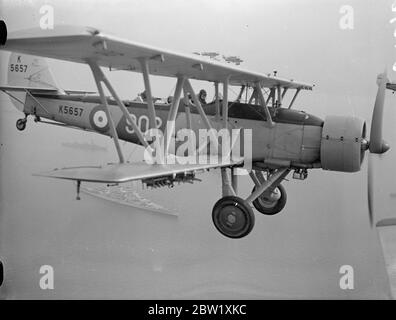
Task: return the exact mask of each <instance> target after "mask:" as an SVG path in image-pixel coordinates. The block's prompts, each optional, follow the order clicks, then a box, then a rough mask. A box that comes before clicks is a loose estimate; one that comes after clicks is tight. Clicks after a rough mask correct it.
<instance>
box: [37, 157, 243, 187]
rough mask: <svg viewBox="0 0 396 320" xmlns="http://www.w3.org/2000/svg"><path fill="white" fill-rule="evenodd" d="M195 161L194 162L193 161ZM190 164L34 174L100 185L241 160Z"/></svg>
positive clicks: (130, 165)
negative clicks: (98, 183)
mask: <svg viewBox="0 0 396 320" xmlns="http://www.w3.org/2000/svg"><path fill="white" fill-rule="evenodd" d="M193 159H195V161H193ZM184 160H186V161H187V160H188V161H190V164H188V163H186V164H180V161H176V163H175V164H168V165H161V164H153V165H152V164H148V163H146V162H143V161H142V162H136V163H117V164H107V165H103V166H90V167H89V166H86V167H72V168H63V169H55V170H53V171H50V172H43V173H38V174H35V175H36V176H42V177H49V178H58V179H67V180H75V181H87V182H100V183H123V182H128V181H134V180H144V179H149V178H157V177H164V176H169V175H174V174H178V173H191V172H195V171H200V170H207V169H214V168H222V167H230V166H236V165H240V164H242V163H243V159H238V160H229V161H225V162H224V161H223V162H221V163H216V164H192V163H193V162H197V161H196V160H198V159H197V158H195V157H194V158H192V157H191V158H184Z"/></svg>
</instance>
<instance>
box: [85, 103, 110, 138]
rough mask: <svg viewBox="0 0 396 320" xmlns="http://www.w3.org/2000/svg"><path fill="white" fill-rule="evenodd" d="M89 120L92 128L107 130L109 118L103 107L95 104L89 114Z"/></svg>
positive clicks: (100, 130) (101, 130)
mask: <svg viewBox="0 0 396 320" xmlns="http://www.w3.org/2000/svg"><path fill="white" fill-rule="evenodd" d="M89 122H90V123H91V126H92V128H93V129H95V130H96V131H99V132H107V131H108V130H109V120H108V119H107V114H106V112H105V110H104V109H103V108H101V107H100V106H96V107H95V108H93V109H92V111H91V113H90V115H89Z"/></svg>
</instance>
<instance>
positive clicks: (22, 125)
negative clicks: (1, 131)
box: [16, 119, 26, 131]
mask: <svg viewBox="0 0 396 320" xmlns="http://www.w3.org/2000/svg"><path fill="white" fill-rule="evenodd" d="M16 127H17V129H18V130H19V131H23V130H25V128H26V119H18V120H17V122H16Z"/></svg>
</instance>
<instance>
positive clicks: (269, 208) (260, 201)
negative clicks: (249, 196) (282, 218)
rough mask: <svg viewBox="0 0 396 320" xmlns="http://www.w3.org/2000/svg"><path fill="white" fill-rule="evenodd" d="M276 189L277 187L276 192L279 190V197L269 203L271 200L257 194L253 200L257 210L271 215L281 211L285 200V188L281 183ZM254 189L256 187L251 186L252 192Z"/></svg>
mask: <svg viewBox="0 0 396 320" xmlns="http://www.w3.org/2000/svg"><path fill="white" fill-rule="evenodd" d="M276 189H278V192H280V198H279V199H278V200H276V201H273V203H271V201H266V200H265V199H264V198H262V196H259V197H258V198H257V199H255V200H254V201H253V205H254V207H255V208H256V210H257V211H259V212H261V213H262V214H265V215H269V216H273V215H275V214H277V213H279V212H281V211H282V209H283V208H284V207H285V205H286V201H287V194H286V189H285V188H284V187H283V186H282V185H281V184H280V185H279V186H278V187H277V188H276ZM276 189H275V190H276ZM255 190H256V187H254V188H253V190H252V193H253V192H254V191H255Z"/></svg>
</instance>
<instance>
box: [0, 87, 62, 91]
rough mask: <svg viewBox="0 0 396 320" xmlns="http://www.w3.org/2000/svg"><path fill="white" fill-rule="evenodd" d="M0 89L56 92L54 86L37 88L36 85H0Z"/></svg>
mask: <svg viewBox="0 0 396 320" xmlns="http://www.w3.org/2000/svg"><path fill="white" fill-rule="evenodd" d="M0 90H1V91H29V92H31V93H57V92H58V90H57V89H54V88H37V87H18V86H0Z"/></svg>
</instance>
